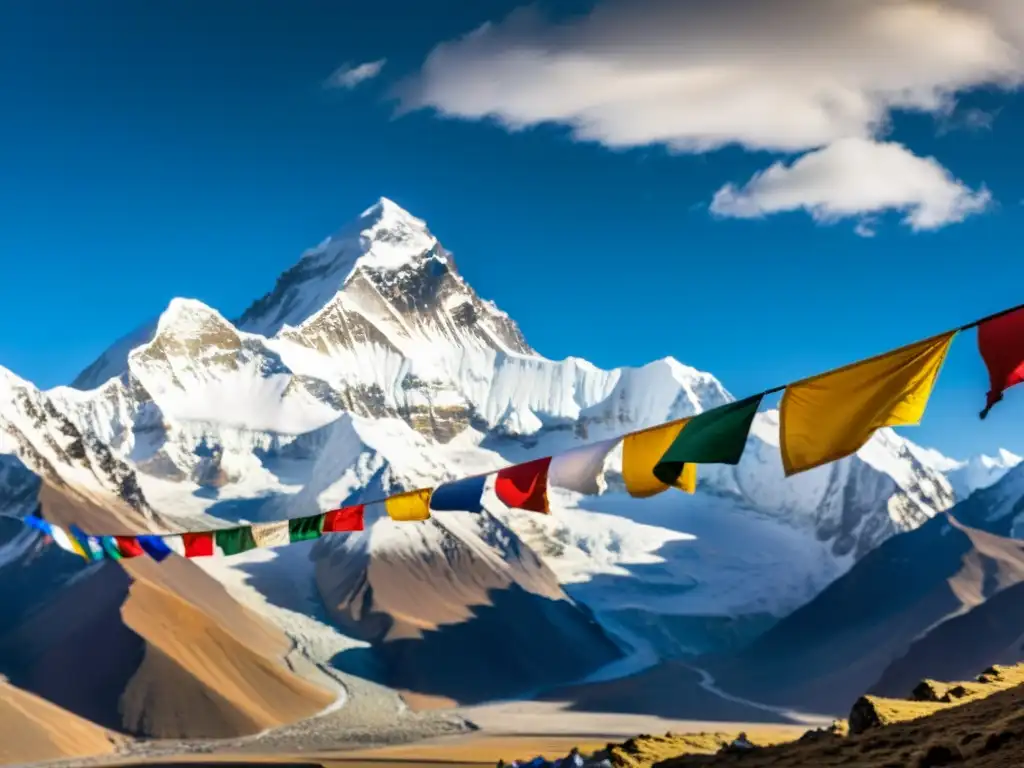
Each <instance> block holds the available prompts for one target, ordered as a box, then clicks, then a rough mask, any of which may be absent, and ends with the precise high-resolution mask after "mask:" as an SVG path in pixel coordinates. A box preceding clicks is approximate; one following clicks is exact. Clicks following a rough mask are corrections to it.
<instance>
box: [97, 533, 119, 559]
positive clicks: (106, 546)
mask: <svg viewBox="0 0 1024 768" xmlns="http://www.w3.org/2000/svg"><path fill="white" fill-rule="evenodd" d="M100 546H101V547H103V552H104V553H105V554H106V556H107V557H109V558H110V559H111V560H120V559H121V550H119V549H118V548H117V541H116V540H115V539H114V538H113V537H112V536H104V537H103V538H101V539H100Z"/></svg>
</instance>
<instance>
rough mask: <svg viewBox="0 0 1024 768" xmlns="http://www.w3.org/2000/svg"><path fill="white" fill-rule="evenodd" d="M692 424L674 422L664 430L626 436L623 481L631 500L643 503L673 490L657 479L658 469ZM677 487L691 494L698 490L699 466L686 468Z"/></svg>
mask: <svg viewBox="0 0 1024 768" xmlns="http://www.w3.org/2000/svg"><path fill="white" fill-rule="evenodd" d="M689 421H690V420H689V419H682V420H680V421H672V422H669V423H668V424H663V425H661V426H660V427H654V428H652V429H645V430H644V431H643V432H635V433H633V434H632V435H626V436H625V437H624V438H623V439H622V479H623V480H624V481H625V483H626V490H627V491H629V495H630V496H634V497H636V498H641V499H642V498H646V497H648V496H654V495H656V494H659V493H661V492H662V491H666V490H668V488H669V486H667V485H665V483H663V482H661V480H659V479H658V478H657V477H655V476H654V467H655V465H656V464H657V463H658V462H659V461H661V457H662V456H664V455H665V451H667V450H668V448H669V446H670V445H672V443H673V442H674V441H675V439H676V438H677V437H678V436H679V433H680V432H681V431H682V429H683V427H685V426H686V424H687V422H689ZM675 487H676V488H678V489H679V490H681V491H686V492H687V493H693V492H694V491H695V490H696V488H697V465H696V464H686V465H685V466H684V467H683V472H682V474H680V475H679V479H678V480H677V481H676V485H675Z"/></svg>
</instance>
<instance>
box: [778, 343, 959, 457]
mask: <svg viewBox="0 0 1024 768" xmlns="http://www.w3.org/2000/svg"><path fill="white" fill-rule="evenodd" d="M955 335H956V333H955V332H953V333H947V334H943V335H942V336H936V337H934V338H931V339H926V340H925V341H920V342H918V343H916V344H911V345H910V346H907V347H902V348H901V349H897V350H894V351H892V352H888V353H886V354H884V355H879V356H878V357H873V358H871V359H869V360H863V361H861V362H859V363H854V364H853V365H848V366H846V367H845V368H839V369H837V370H835V371H831V372H829V373H823V374H821V375H820V376H815V377H814V378H811V379H807V380H806V381H802V382H799V383H797V384H791V385H790V386H788V387H786V392H785V394H784V395H783V396H782V405H781V407H780V410H781V415H780V421H781V450H782V466H783V467H784V468H785V470H786V474H787V475H793V474H796V473H797V472H803V471H805V470H808V469H813V468H814V467H819V466H821V465H822V464H827V463H828V462H830V461H835V460H836V459H841V458H843V457H844V456H849V455H850V454H851V453H855V452H856V451H857V450H859V449H860V447H861V446H863V445H864V443H866V442H867V441H868V440H869V439H870V438H871V435H872V434H873V433H874V431H875V430H876V429H881V428H882V427H895V426H901V425H913V424H918V423H920V421H921V417H922V416H923V415H924V410H925V407H926V406H927V405H928V397H929V396H930V395H931V392H932V387H933V386H934V385H935V380H936V379H937V378H938V375H939V370H940V369H941V368H942V363H943V361H944V360H945V359H946V353H947V352H948V351H949V345H950V344H951V343H952V341H953V337H954V336H955Z"/></svg>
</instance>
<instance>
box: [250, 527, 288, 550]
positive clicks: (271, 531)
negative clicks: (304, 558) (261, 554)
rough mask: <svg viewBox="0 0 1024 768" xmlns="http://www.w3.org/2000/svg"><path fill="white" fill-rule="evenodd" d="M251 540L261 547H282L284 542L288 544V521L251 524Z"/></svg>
mask: <svg viewBox="0 0 1024 768" xmlns="http://www.w3.org/2000/svg"><path fill="white" fill-rule="evenodd" d="M252 540H253V541H254V542H255V544H256V546H257V547H259V548H261V549H264V548H269V547H283V546H284V545H285V544H290V543H291V536H290V530H289V526H288V521H287V520H285V521H283V522H279V523H260V524H258V525H253V527H252Z"/></svg>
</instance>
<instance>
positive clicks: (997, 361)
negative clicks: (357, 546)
mask: <svg viewBox="0 0 1024 768" xmlns="http://www.w3.org/2000/svg"><path fill="white" fill-rule="evenodd" d="M978 351H979V352H980V353H981V357H982V359H983V360H984V361H985V367H986V368H988V377H989V391H988V397H987V399H986V402H985V408H984V410H982V412H981V414H980V415H981V418H983V419H984V418H985V417H986V416H988V412H989V411H991V410H992V406H993V405H995V404H996V403H998V402H999V401H1000V400H1002V399H1003V393H1004V392H1005V391H1006V390H1008V389H1009V388H1010V387H1013V386H1016V385H1017V384H1020V383H1021V382H1024V309H1018V310H1017V311H1015V312H1008V313H1007V314H1005V315H999V316H998V317H993V318H992V319H991V320H986V321H984V322H983V323H981V324H980V325H979V326H978Z"/></svg>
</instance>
